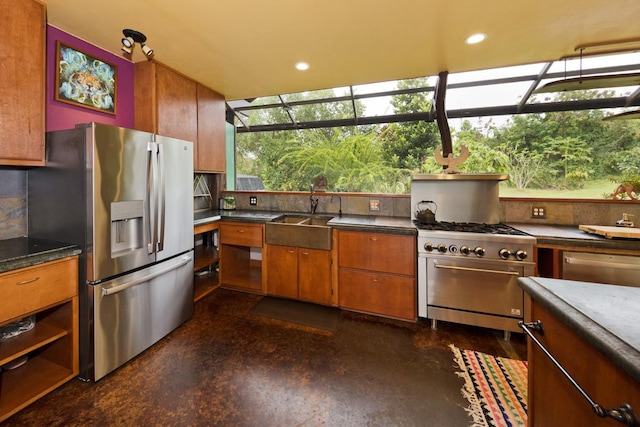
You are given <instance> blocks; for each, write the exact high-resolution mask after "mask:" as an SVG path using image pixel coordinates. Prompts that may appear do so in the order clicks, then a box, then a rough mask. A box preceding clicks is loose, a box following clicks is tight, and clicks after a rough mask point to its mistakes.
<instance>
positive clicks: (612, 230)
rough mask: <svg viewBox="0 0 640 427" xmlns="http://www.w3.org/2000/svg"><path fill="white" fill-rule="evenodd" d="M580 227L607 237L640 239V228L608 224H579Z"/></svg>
mask: <svg viewBox="0 0 640 427" xmlns="http://www.w3.org/2000/svg"><path fill="white" fill-rule="evenodd" d="M578 228H579V229H580V230H582V231H586V232H587V233H592V234H599V235H600V236H604V237H606V238H607V239H640V228H633V227H615V226H606V225H579V226H578Z"/></svg>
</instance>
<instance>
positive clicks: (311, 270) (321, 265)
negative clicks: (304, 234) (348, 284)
mask: <svg viewBox="0 0 640 427" xmlns="http://www.w3.org/2000/svg"><path fill="white" fill-rule="evenodd" d="M331 289H332V286H331V251H324V250H320V249H307V248H299V249H298V298H299V299H301V300H303V301H309V302H315V303H318V304H324V305H331Z"/></svg>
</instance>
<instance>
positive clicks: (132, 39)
mask: <svg viewBox="0 0 640 427" xmlns="http://www.w3.org/2000/svg"><path fill="white" fill-rule="evenodd" d="M122 34H124V37H123V38H122V51H123V52H124V53H126V54H128V55H131V51H132V50H133V46H134V44H136V43H138V44H140V47H141V48H142V52H143V53H144V54H145V55H146V57H147V58H148V59H151V58H152V57H153V49H151V48H150V47H149V46H148V45H147V44H145V42H146V41H147V36H145V35H144V34H142V33H141V32H139V31H136V30H130V29H124V30H122Z"/></svg>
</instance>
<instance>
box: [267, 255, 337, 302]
mask: <svg viewBox="0 0 640 427" xmlns="http://www.w3.org/2000/svg"><path fill="white" fill-rule="evenodd" d="M267 250H268V254H269V255H268V260H269V261H268V264H267V294H269V295H274V296H281V297H286V298H292V299H298V300H301V301H308V302H314V303H317V304H324V305H331V295H332V284H331V251H327V250H321V249H308V248H298V247H295V246H280V245H269V246H268V249H267Z"/></svg>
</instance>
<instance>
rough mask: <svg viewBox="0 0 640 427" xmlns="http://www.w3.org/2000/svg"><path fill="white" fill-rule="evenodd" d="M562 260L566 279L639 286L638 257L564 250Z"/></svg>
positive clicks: (639, 266)
mask: <svg viewBox="0 0 640 427" xmlns="http://www.w3.org/2000/svg"><path fill="white" fill-rule="evenodd" d="M562 261H563V262H562V278H563V279H566V280H577V281H580V282H594V283H605V284H610V285H624V286H636V287H638V286H640V258H639V257H634V256H626V255H604V254H591V253H583V252H564V253H563V255H562Z"/></svg>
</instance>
